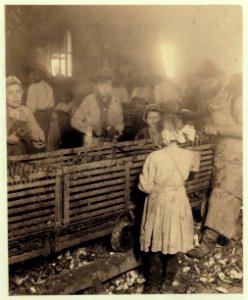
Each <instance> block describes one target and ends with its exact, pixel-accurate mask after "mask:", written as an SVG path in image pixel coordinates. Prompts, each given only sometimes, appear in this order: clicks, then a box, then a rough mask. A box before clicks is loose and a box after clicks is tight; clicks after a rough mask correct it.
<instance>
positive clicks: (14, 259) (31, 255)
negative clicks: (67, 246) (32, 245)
mask: <svg viewBox="0 0 248 300" xmlns="http://www.w3.org/2000/svg"><path fill="white" fill-rule="evenodd" d="M50 252H51V251H49V252H48V250H47V248H41V249H35V250H33V251H29V252H25V253H23V254H19V255H14V256H10V257H9V264H10V265H11V264H15V263H18V262H23V261H24V260H27V259H30V258H34V257H37V256H42V255H44V256H45V255H48V254H49V253H50Z"/></svg>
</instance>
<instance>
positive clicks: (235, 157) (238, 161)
mask: <svg viewBox="0 0 248 300" xmlns="http://www.w3.org/2000/svg"><path fill="white" fill-rule="evenodd" d="M206 109H207V111H208V122H206V125H205V127H204V131H205V132H206V134H208V135H211V136H215V137H216V141H217V143H216V149H215V157H214V165H215V174H214V175H215V176H214V182H213V191H212V194H211V196H210V199H209V205H208V211H207V218H206V222H205V230H204V233H203V237H202V241H201V243H200V247H199V248H196V249H194V250H192V251H191V252H190V253H189V255H190V256H192V257H197V258H201V257H204V256H205V255H207V254H208V253H210V252H211V251H212V250H213V249H214V248H215V245H216V241H217V239H218V237H219V236H220V235H221V236H222V237H224V238H225V239H226V242H225V243H227V242H228V240H230V239H231V238H235V237H237V233H238V232H237V228H238V227H241V226H240V225H239V216H240V208H241V206H242V199H243V191H242V182H243V177H242V148H243V147H242V74H240V73H239V74H235V75H233V76H232V77H231V78H230V81H229V83H228V85H227V86H225V87H223V88H222V89H221V90H220V91H219V93H218V94H217V95H216V96H215V97H213V98H211V101H210V100H209V101H208V106H207V108H206ZM206 121H207V119H206ZM237 225H238V226H237ZM239 235H241V234H240V233H239ZM222 240H223V238H222Z"/></svg>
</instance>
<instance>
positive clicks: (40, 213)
mask: <svg viewBox="0 0 248 300" xmlns="http://www.w3.org/2000/svg"><path fill="white" fill-rule="evenodd" d="M53 212H54V208H49V209H44V210H39V211H36V212H31V213H25V214H23V215H18V216H9V217H8V222H9V224H12V223H16V222H17V221H23V220H26V219H30V218H32V219H33V217H38V219H39V221H42V219H43V216H46V215H47V214H52V213H53ZM34 221H35V222H36V219H35V220H34V219H33V222H34ZM22 225H23V223H22V224H21V226H22Z"/></svg>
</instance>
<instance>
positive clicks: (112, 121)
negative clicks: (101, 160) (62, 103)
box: [71, 67, 124, 145]
mask: <svg viewBox="0 0 248 300" xmlns="http://www.w3.org/2000/svg"><path fill="white" fill-rule="evenodd" d="M113 80H114V72H113V71H112V70H111V69H109V68H106V67H105V68H103V69H101V70H99V71H98V72H97V74H96V75H95V77H94V78H93V81H94V86H95V92H94V94H91V95H89V96H87V97H86V98H84V100H83V101H82V103H81V104H80V106H79V107H78V109H77V110H76V111H75V113H74V114H73V116H72V119H71V125H72V127H73V128H75V129H77V130H78V131H80V132H82V133H83V134H84V145H90V144H98V143H100V142H104V141H112V140H116V139H118V137H119V136H120V135H121V134H122V132H123V129H124V122H123V112H122V106H121V102H120V100H119V99H117V98H116V97H115V96H113V94H112V93H113V85H112V83H113Z"/></svg>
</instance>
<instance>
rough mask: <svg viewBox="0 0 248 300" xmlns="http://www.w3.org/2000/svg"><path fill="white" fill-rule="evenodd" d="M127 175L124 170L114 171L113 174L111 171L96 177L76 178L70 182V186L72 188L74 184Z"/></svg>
mask: <svg viewBox="0 0 248 300" xmlns="http://www.w3.org/2000/svg"><path fill="white" fill-rule="evenodd" d="M124 175H125V173H124V171H118V172H116V171H115V172H113V173H111V174H109V172H108V173H107V174H106V171H105V174H104V175H100V176H94V177H90V178H89V177H85V178H82V179H74V180H73V181H71V183H70V188H71V189H72V187H74V186H78V185H81V184H86V183H90V182H97V181H102V180H106V179H111V178H119V177H123V176H124Z"/></svg>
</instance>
